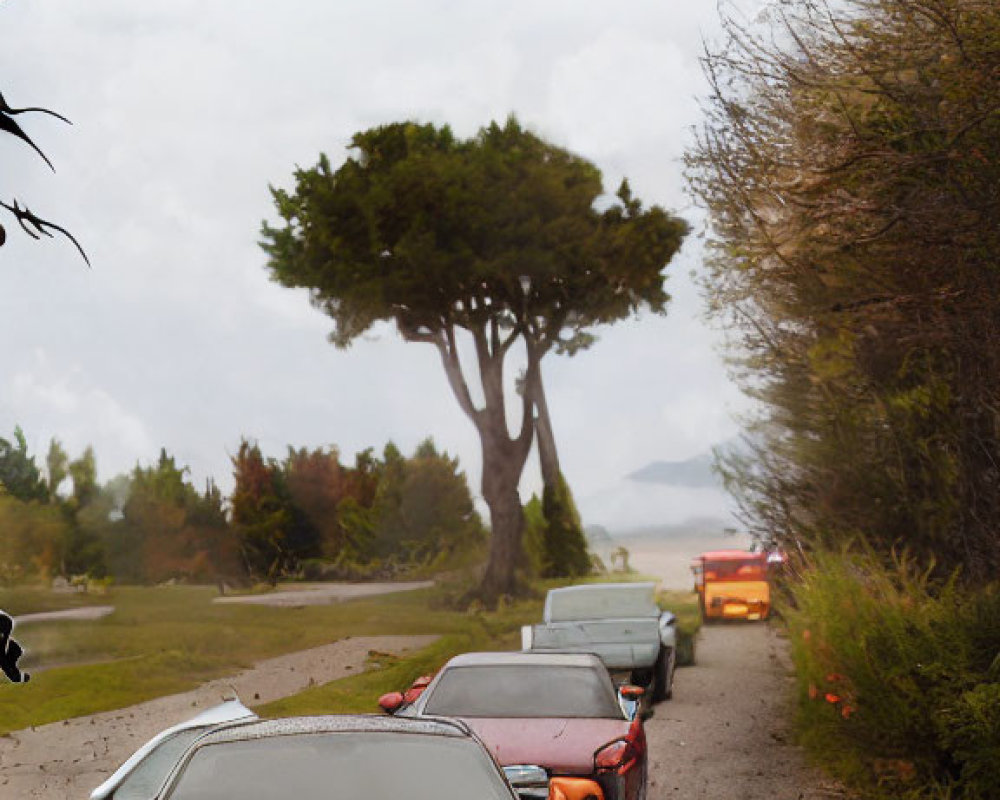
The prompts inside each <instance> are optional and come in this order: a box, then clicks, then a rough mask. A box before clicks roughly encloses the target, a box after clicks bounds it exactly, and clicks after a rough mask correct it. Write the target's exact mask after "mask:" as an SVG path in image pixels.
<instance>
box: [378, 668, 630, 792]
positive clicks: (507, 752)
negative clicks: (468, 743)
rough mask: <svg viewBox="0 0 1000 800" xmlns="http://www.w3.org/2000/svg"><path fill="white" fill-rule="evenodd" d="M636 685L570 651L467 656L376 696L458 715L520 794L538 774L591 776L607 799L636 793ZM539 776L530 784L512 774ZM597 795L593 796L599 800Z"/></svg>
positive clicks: (406, 710)
mask: <svg viewBox="0 0 1000 800" xmlns="http://www.w3.org/2000/svg"><path fill="white" fill-rule="evenodd" d="M641 693H642V689H640V688H638V687H631V686H625V687H622V689H621V690H619V691H616V690H615V687H614V684H613V683H612V681H611V677H610V675H609V674H608V670H607V668H606V667H605V666H604V664H603V663H602V662H601V660H600V659H599V658H597V656H593V655H584V654H575V653H574V654H568V653H466V654H464V655H460V656H456V657H455V658H453V659H451V661H449V662H448V663H447V664H445V666H444V667H443V668H442V669H441V671H440V672H438V674H437V675H436V676H435V677H434V678H433V679H429V678H428V677H424V678H421V679H418V680H417V681H416V682H415V683H414V684H413V686H411V687H410V689H408V690H407V691H406V692H405V693H402V692H392V693H391V694H387V695H383V696H382V697H381V698H380V699H379V705H380V706H382V708H383V709H384V710H385V711H388V712H390V713H394V714H397V715H400V716H413V717H457V718H459V719H461V720H462V721H463V722H465V724H466V725H468V726H469V727H470V728H471V729H472V730H473V731H475V733H476V734H477V735H478V736H479V738H480V739H481V740H482V741H483V743H484V744H485V745H486V746H487V748H488V749H489V750H490V752H492V754H493V756H494V758H495V759H496V760H497V762H498V763H499V764H500V765H501V766H502V767H504V768H505V770H506V772H507V774H508V777H509V778H510V779H511V781H512V782H513V783H514V784H515V788H518V790H519V794H520V795H521V796H522V797H533V796H540V797H544V796H545V790H546V787H545V786H544V785H543V784H544V782H545V780H546V779H551V778H553V777H563V776H567V777H580V778H589V779H591V780H594V781H596V782H597V783H598V784H600V786H601V789H602V791H603V795H604V798H606V799H607V800H644V798H645V797H646V783H647V756H646V735H645V731H644V729H643V724H642V718H641V716H639V715H638V713H637V711H638V705H639V703H638V699H639V695H641ZM531 767H536V768H538V767H540V768H541V769H543V770H544V773H541V770H538V769H535V770H534V771H533V772H534V774H535V775H536V776H538V775H539V774H541V781H539V780H538V779H537V777H536V786H535V790H536V791H537V792H538V794H537V795H534V794H532V792H531V788H530V786H526V785H525V783H524V781H523V780H518V779H517V777H516V776H517V775H528V774H532V769H531ZM598 800H600V799H598Z"/></svg>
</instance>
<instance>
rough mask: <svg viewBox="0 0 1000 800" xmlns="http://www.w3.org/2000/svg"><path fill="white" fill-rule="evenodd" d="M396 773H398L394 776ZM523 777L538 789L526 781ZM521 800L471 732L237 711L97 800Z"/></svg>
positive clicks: (176, 738)
mask: <svg viewBox="0 0 1000 800" xmlns="http://www.w3.org/2000/svg"><path fill="white" fill-rule="evenodd" d="M387 765H389V766H391V769H387V768H386V767H387ZM522 773H523V774H518V775H517V776H516V777H519V778H521V779H522V780H532V779H535V780H537V777H538V776H537V775H532V774H528V773H526V772H525V771H524V770H522ZM543 791H544V794H543V795H542V797H545V798H548V800H603V798H602V795H601V789H600V787H599V786H598V785H597V784H596V783H593V782H592V781H585V780H556V781H551V782H549V783H547V784H546V785H545V786H544V788H543ZM279 797H289V798H295V800H361V799H362V798H364V799H365V800H369V799H371V800H399V798H407V800H468V798H477V800H480V799H481V800H516V798H517V795H516V793H515V791H514V788H513V786H512V785H511V783H510V781H508V780H507V777H506V775H505V773H504V772H503V771H502V770H501V769H500V768H499V766H498V765H497V763H496V762H495V761H494V760H493V759H492V758H491V756H490V754H489V752H488V751H487V750H486V748H485V747H484V746H483V744H482V742H480V741H479V739H478V738H477V737H476V736H475V734H473V733H472V732H471V731H470V730H469V728H468V727H467V726H465V725H464V724H462V723H461V722H459V721H457V720H449V719H431V718H426V717H425V718H422V719H406V718H388V717H385V716H379V715H338V716H318V717H290V718H285V719H271V720H261V719H259V718H257V716H256V715H255V714H253V712H252V711H249V709H246V708H245V707H243V706H242V705H241V704H239V702H238V701H230V702H228V703H224V704H223V705H222V706H218V707H216V708H214V709H210V710H209V711H207V712H205V713H203V714H200V715H199V716H198V717H195V718H194V719H192V720H189V721H188V722H185V723H182V724H181V725H177V726H174V727H173V728H168V729H167V730H165V731H163V732H162V733H161V734H158V735H157V736H156V737H154V738H153V739H152V740H150V741H149V742H147V744H145V745H143V747H141V748H140V749H139V750H138V751H137V752H136V753H135V754H133V756H131V757H130V758H129V759H128V760H127V761H126V762H125V763H124V764H123V765H122V767H121V768H119V770H117V771H116V772H115V774H114V775H112V776H111V778H109V779H108V780H107V781H105V782H104V783H103V784H101V786H100V787H98V788H97V789H96V790H94V792H93V793H92V794H91V798H92V800H234V798H239V800H274V798H279Z"/></svg>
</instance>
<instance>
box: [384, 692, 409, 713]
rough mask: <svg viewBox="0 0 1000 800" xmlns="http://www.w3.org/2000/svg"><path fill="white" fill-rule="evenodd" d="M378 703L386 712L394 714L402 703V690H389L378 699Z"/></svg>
mask: <svg viewBox="0 0 1000 800" xmlns="http://www.w3.org/2000/svg"><path fill="white" fill-rule="evenodd" d="M378 704H379V706H380V707H381V708H382V710H383V711H384V712H385V713H386V714H395V713H396V712H397V711H399V708H400V706H402V705H403V693H402V692H389V693H388V694H384V695H382V696H381V697H380V698H379V699H378Z"/></svg>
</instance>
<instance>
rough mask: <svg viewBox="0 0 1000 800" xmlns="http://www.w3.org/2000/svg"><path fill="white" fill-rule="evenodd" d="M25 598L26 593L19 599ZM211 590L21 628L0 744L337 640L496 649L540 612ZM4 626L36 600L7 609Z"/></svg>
mask: <svg viewBox="0 0 1000 800" xmlns="http://www.w3.org/2000/svg"><path fill="white" fill-rule="evenodd" d="M21 591H26V590H21ZM215 595H216V592H215V590H214V589H213V588H209V587H193V586H172V587H155V588H139V587H119V588H116V589H114V590H112V591H111V592H109V594H108V595H106V596H104V597H102V598H101V602H102V603H107V604H111V605H114V606H115V613H113V614H112V615H110V616H108V617H104V618H102V619H99V620H92V621H73V622H47V623H38V624H27V625H21V626H18V627H17V628H16V630H15V636H16V638H17V640H18V641H19V642H20V644H21V645H22V646H23V647H24V648H25V650H26V655H25V657H24V658H23V659H22V662H21V664H22V666H23V667H24V668H25V669H27V670H28V671H29V672H32V673H33V674H32V678H31V681H30V682H29V683H27V684H18V685H14V684H10V683H7V682H3V683H2V684H0V732H6V731H12V730H17V729H20V728H24V727H27V726H29V725H41V724H44V723H46V722H53V721H56V720H60V719H66V718H69V717H74V716H80V715H83V714H92V713H95V712H98V711H107V710H110V709H114V708H121V707H124V706H128V705H132V704H134V703H139V702H142V701H144V700H149V699H152V698H154V697H159V696H161V695H164V694H172V693H175V692H182V691H187V690H189V689H192V688H194V687H196V686H198V685H199V684H201V683H203V682H205V681H207V680H211V679H213V678H217V677H222V676H225V675H229V674H232V673H234V672H237V671H238V670H240V669H243V668H246V667H249V666H251V665H252V664H254V663H255V662H257V661H260V660H262V659H265V658H269V657H272V656H276V655H280V654H282V653H288V652H292V651H295V650H303V649H306V648H309V647H316V646H318V645H321V644H325V643H328V642H331V641H334V640H336V639H342V638H344V637H345V636H363V635H390V634H424V633H429V634H433V633H436V634H440V635H442V636H443V637H444V640H445V641H447V642H452V641H458V642H462V641H466V640H467V641H470V642H477V643H479V642H483V641H486V638H484V637H491V636H495V637H496V639H497V641H499V640H500V638H502V637H503V636H505V635H508V634H510V633H511V632H515V631H516V629H517V626H518V625H520V624H521V620H522V619H523V620H524V621H525V622H527V621H529V620H531V619H535V618H537V616H538V615H539V613H540V604H539V602H538V601H529V602H525V603H521V604H518V605H516V606H513V607H511V608H508V609H506V610H504V611H500V612H496V613H482V614H479V615H468V614H463V613H458V612H454V611H446V610H441V609H434V608H431V607H430V603H429V601H430V597H431V595H430V591H429V590H418V591H413V592H402V593H399V594H390V595H383V596H380V597H372V598H364V599H358V600H352V601H349V602H343V603H335V604H331V605H324V606H306V607H301V608H275V607H269V606H260V605H238V604H215V603H212V602H211V600H212V598H213V597H215ZM10 600H11V597H10V596H9V595H7V596H4V595H0V603H2V602H7V603H8V605H9V608H8V606H0V607H3V608H6V609H8V610H9V611H10V612H11V613H13V614H20V613H22V611H21V608H24V607H32V608H38V607H39V605H44V603H45V600H44V599H43V598H41V597H40V598H37V601H31V600H30V599H29V600H28V601H25V602H24V603H23V605H21V606H15V605H14V604H13V603H10Z"/></svg>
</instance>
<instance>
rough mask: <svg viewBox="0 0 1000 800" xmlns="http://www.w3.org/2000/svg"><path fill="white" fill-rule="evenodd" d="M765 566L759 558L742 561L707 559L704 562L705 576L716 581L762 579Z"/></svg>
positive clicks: (764, 576)
mask: <svg viewBox="0 0 1000 800" xmlns="http://www.w3.org/2000/svg"><path fill="white" fill-rule="evenodd" d="M765 570H766V566H765V564H764V562H763V561H761V560H760V559H757V558H755V559H745V560H742V561H737V560H733V561H709V562H708V563H706V564H705V577H706V578H708V579H709V580H717V581H724V580H729V581H740V580H742V581H762V580H764V579H765V578H766V575H765Z"/></svg>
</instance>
